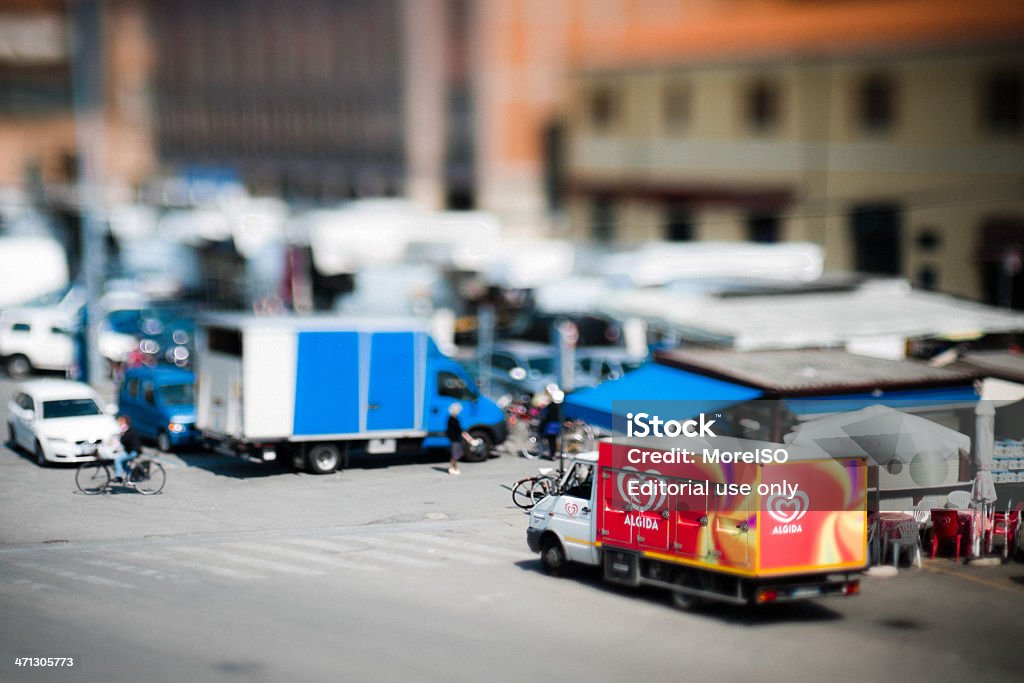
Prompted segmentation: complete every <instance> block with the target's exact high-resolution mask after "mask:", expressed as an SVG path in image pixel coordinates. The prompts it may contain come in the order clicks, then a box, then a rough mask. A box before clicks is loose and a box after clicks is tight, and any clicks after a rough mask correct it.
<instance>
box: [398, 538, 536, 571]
mask: <svg viewBox="0 0 1024 683" xmlns="http://www.w3.org/2000/svg"><path fill="white" fill-rule="evenodd" d="M387 536H388V537H398V538H401V539H407V540H409V541H411V542H413V543H416V544H423V545H428V546H429V545H436V546H442V547H443V548H444V552H447V553H451V554H453V555H458V556H460V557H466V558H467V559H469V560H470V561H471V562H474V563H476V564H495V563H497V562H501V561H503V560H512V559H516V560H521V559H523V557H524V555H523V554H522V553H513V552H512V551H510V550H505V549H504V548H495V547H493V546H485V545H483V544H476V543H469V542H467V541H460V540H457V539H449V538H445V537H440V536H431V535H427V533H423V535H419V533H411V532H398V533H388V535H387ZM428 550H429V552H433V551H432V550H430V549H428Z"/></svg>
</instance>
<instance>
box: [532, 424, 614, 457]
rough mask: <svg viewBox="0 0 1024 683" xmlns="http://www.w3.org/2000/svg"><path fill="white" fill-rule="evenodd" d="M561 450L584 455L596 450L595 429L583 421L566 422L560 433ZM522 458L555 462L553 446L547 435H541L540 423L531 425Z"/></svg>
mask: <svg viewBox="0 0 1024 683" xmlns="http://www.w3.org/2000/svg"><path fill="white" fill-rule="evenodd" d="M559 438H560V441H559V443H561V450H562V452H564V453H567V454H570V455H572V454H575V453H582V452H584V451H588V450H592V449H593V448H594V440H595V438H596V437H595V434H594V429H593V427H591V426H590V425H588V424H587V423H586V422H583V421H582V420H566V421H565V422H563V423H562V426H561V431H560V436H559ZM521 453H522V456H523V457H524V458H526V459H527V460H536V459H537V458H546V459H550V460H554V455H557V454H552V453H551V446H550V443H549V441H548V438H547V436H546V435H544V434H542V433H541V430H540V423H539V421H535V422H534V423H531V425H530V433H529V434H528V435H527V437H526V440H525V441H524V442H523V447H522V450H521Z"/></svg>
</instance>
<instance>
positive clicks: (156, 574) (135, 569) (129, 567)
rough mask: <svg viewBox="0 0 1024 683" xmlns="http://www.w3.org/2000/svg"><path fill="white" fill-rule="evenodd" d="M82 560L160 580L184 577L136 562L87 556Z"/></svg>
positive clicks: (93, 564) (173, 579)
mask: <svg viewBox="0 0 1024 683" xmlns="http://www.w3.org/2000/svg"><path fill="white" fill-rule="evenodd" d="M82 562H84V563H85V564H90V565H92V566H94V567H106V568H108V569H113V570H114V571H118V572H124V573H126V574H137V575H139V576H145V577H147V578H151V579H157V580H158V581H162V580H165V579H170V580H172V581H177V580H180V579H182V578H183V577H182V576H181V575H180V574H172V573H169V572H164V571H160V570H159V569H151V568H149V567H139V566H138V565H134V564H124V563H122V562H114V561H113V560H104V559H99V558H85V559H83V560H82Z"/></svg>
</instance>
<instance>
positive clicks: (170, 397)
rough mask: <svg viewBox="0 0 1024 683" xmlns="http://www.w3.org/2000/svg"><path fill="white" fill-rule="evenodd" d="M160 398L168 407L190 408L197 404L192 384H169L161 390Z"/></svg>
mask: <svg viewBox="0 0 1024 683" xmlns="http://www.w3.org/2000/svg"><path fill="white" fill-rule="evenodd" d="M160 396H162V397H163V401H164V405H167V406H190V405H192V404H193V403H195V402H196V395H195V388H194V387H193V386H192V385H191V384H168V385H167V386H164V387H161V388H160Z"/></svg>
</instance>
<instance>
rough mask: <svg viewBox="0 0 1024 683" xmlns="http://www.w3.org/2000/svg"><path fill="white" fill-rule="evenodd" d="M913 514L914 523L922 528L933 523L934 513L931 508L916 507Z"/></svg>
mask: <svg viewBox="0 0 1024 683" xmlns="http://www.w3.org/2000/svg"><path fill="white" fill-rule="evenodd" d="M911 514H913V515H914V521H915V522H917V523H918V524H919V525H920V526H922V527H923V526H926V525H927V524H928V522H930V521H932V511H931V509H930V508H923V507H916V508H914V510H913V512H912V513H911Z"/></svg>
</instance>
